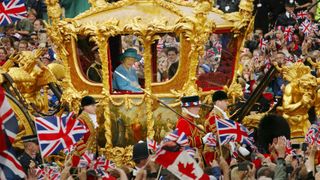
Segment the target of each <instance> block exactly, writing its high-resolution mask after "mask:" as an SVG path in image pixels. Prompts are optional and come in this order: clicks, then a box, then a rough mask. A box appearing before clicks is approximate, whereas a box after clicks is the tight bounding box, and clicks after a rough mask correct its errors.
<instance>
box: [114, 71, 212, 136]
mask: <svg viewBox="0 0 320 180" xmlns="http://www.w3.org/2000/svg"><path fill="white" fill-rule="evenodd" d="M114 72H115V73H116V74H118V75H119V76H120V77H121V78H122V79H124V80H125V81H127V82H129V83H130V84H131V85H133V86H135V87H136V88H139V89H140V90H141V91H143V92H144V93H146V94H148V95H149V96H150V97H152V98H153V99H155V100H157V101H158V102H159V103H160V104H162V105H163V106H165V107H166V108H168V109H170V110H171V111H172V112H174V113H175V114H177V115H178V116H180V117H182V118H183V119H185V120H186V121H187V122H188V123H189V124H191V125H193V126H194V127H196V128H197V129H198V130H200V132H202V133H204V134H206V131H205V130H203V129H202V128H200V127H199V126H198V125H197V124H195V123H194V122H192V121H191V119H189V118H187V117H185V116H183V115H182V114H180V113H179V112H177V111H176V110H175V109H173V108H172V107H170V106H169V105H167V104H166V103H165V102H163V101H162V100H161V99H159V98H158V97H156V96H155V95H153V94H151V93H150V92H148V91H147V90H145V89H143V88H141V87H138V86H136V85H135V84H134V83H132V82H131V81H130V80H129V79H128V78H127V77H125V76H124V75H122V74H121V73H119V72H118V71H114Z"/></svg>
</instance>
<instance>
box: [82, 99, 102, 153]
mask: <svg viewBox="0 0 320 180" xmlns="http://www.w3.org/2000/svg"><path fill="white" fill-rule="evenodd" d="M96 110H97V102H96V100H95V99H94V98H93V97H92V96H85V97H83V98H82V99H81V113H80V115H79V116H78V119H79V120H80V121H81V122H82V123H83V124H84V125H85V126H86V128H87V129H88V130H89V131H88V132H87V133H86V134H85V135H84V136H83V141H84V142H85V143H86V147H87V149H90V148H91V150H94V149H95V148H96V128H97V127H98V123H97V116H96Z"/></svg>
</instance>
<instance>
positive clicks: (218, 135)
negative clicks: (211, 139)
mask: <svg viewBox="0 0 320 180" xmlns="http://www.w3.org/2000/svg"><path fill="white" fill-rule="evenodd" d="M215 123H216V129H217V137H218V142H219V150H220V153H221V156H222V157H223V152H222V148H221V140H220V134H219V128H218V121H217V119H215Z"/></svg>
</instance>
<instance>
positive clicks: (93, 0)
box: [88, 0, 107, 8]
mask: <svg viewBox="0 0 320 180" xmlns="http://www.w3.org/2000/svg"><path fill="white" fill-rule="evenodd" d="M88 1H89V3H90V4H91V6H92V8H99V7H100V8H101V7H102V6H104V5H106V4H107V2H106V1H105V0H88Z"/></svg>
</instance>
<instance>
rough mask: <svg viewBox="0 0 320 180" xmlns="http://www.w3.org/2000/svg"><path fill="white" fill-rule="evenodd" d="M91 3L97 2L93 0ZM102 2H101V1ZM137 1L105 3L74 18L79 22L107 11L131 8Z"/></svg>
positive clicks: (124, 0)
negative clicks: (124, 7) (125, 7)
mask: <svg viewBox="0 0 320 180" xmlns="http://www.w3.org/2000/svg"><path fill="white" fill-rule="evenodd" d="M91 1H95V0H91ZM99 1H100V0H99ZM135 1H136V0H122V1H118V2H115V3H105V4H103V5H102V6H95V7H92V8H90V10H89V11H86V12H83V13H81V14H79V15H78V16H77V17H75V18H74V20H78V19H81V18H85V17H88V16H91V15H94V14H97V13H100V12H103V11H107V10H111V9H117V8H121V7H123V6H129V5H131V4H133V3H134V2H135Z"/></svg>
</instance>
